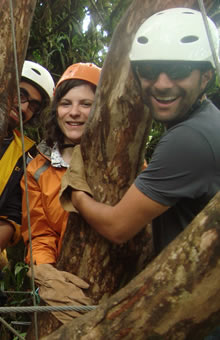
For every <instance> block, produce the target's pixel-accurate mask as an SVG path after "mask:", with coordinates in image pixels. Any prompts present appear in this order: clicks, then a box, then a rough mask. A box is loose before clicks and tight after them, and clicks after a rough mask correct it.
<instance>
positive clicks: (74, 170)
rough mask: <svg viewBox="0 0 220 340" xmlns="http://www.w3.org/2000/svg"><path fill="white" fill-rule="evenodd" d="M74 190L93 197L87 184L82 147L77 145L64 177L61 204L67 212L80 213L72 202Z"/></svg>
mask: <svg viewBox="0 0 220 340" xmlns="http://www.w3.org/2000/svg"><path fill="white" fill-rule="evenodd" d="M72 190H77V191H84V192H86V193H87V194H89V195H90V196H93V194H92V191H91V189H90V187H89V185H88V183H87V182H86V177H85V170H84V163H83V159H82V154H81V150H80V145H76V146H75V147H74V149H73V153H72V158H71V162H70V166H69V168H68V169H67V171H66V172H65V174H64V175H63V177H62V180H61V190H60V203H61V205H62V207H63V208H64V209H65V210H66V211H71V212H76V213H78V211H77V209H76V208H75V207H74V206H73V203H72V201H71V192H72Z"/></svg>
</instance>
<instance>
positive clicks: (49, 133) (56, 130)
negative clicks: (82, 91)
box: [45, 79, 96, 151]
mask: <svg viewBox="0 0 220 340" xmlns="http://www.w3.org/2000/svg"><path fill="white" fill-rule="evenodd" d="M85 84H86V85H89V86H90V87H91V89H92V91H93V92H94V93H95V91H96V86H95V85H93V84H92V83H89V82H88V81H85V80H81V79H68V80H65V81H64V82H63V83H61V84H60V86H58V88H57V89H56V92H55V95H54V98H53V101H52V104H51V110H50V112H49V114H48V117H47V120H46V124H45V141H46V143H47V145H48V146H50V147H52V146H53V144H54V143H55V142H57V144H58V148H59V150H60V151H61V150H62V145H63V144H64V137H65V136H64V135H63V132H62V131H61V129H60V127H59V125H58V122H57V107H58V104H59V102H60V100H61V99H62V97H63V96H65V94H66V93H67V92H68V91H70V90H71V89H72V88H74V87H76V86H80V85H85Z"/></svg>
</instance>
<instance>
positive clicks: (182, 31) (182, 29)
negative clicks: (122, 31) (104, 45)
mask: <svg viewBox="0 0 220 340" xmlns="http://www.w3.org/2000/svg"><path fill="white" fill-rule="evenodd" d="M207 19H208V23H209V28H210V32H211V36H212V39H213V43H214V46H215V50H216V52H217V53H218V52H219V38H218V30H217V28H216V26H215V24H214V22H213V21H212V20H211V19H210V18H209V17H207ZM130 60H131V61H133V62H134V61H173V60H175V61H178V60H179V61H190V62H209V63H211V65H212V66H213V68H215V62H214V59H213V55H212V51H211V48H210V44H209V40H208V37H207V33H206V29H205V25H204V22H203V17H202V15H201V13H200V12H199V11H195V10H192V9H189V8H171V9H168V10H164V11H161V12H159V13H156V14H154V15H153V16H151V17H150V18H148V19H147V20H145V21H144V23H143V24H142V25H141V26H140V28H139V29H138V31H137V33H136V36H135V38H134V41H133V44H132V48H131V52H130Z"/></svg>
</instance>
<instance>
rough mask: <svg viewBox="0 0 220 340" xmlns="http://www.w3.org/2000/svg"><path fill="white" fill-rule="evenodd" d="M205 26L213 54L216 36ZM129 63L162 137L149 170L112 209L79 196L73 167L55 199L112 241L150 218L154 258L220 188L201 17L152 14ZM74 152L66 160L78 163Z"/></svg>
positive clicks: (218, 125) (217, 122)
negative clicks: (159, 127) (160, 124)
mask: <svg viewBox="0 0 220 340" xmlns="http://www.w3.org/2000/svg"><path fill="white" fill-rule="evenodd" d="M208 23H209V27H210V31H211V35H212V39H213V42H214V46H215V50H216V52H217V53H218V48H219V40H218V39H219V38H218V31H217V28H216V27H215V25H214V23H213V22H212V21H211V19H209V18H208ZM130 60H131V65H132V68H133V70H134V73H135V75H136V77H137V80H138V81H139V83H140V89H141V92H142V97H143V101H144V102H145V103H146V104H147V105H148V107H149V108H150V112H151V114H152V116H153V118H154V119H155V120H157V121H159V122H162V123H163V124H164V125H165V127H166V132H165V133H164V135H163V136H162V138H161V140H160V141H159V143H158V145H157V147H156V149H155V151H154V154H153V156H152V159H151V161H150V163H149V165H148V167H147V168H146V169H145V170H144V171H143V172H142V173H141V174H140V175H139V176H138V177H137V179H136V180H135V182H134V184H133V185H132V186H131V187H130V188H129V189H128V191H127V192H126V194H125V195H124V197H123V198H122V199H121V200H120V201H119V202H118V203H117V204H116V205H115V206H114V207H111V206H108V205H105V204H101V203H99V202H96V201H95V200H94V199H93V198H92V197H90V196H89V195H87V194H86V193H85V192H83V191H79V186H77V183H76V180H75V178H74V172H77V169H74V164H71V166H70V168H69V170H68V171H67V172H66V174H65V176H64V178H63V188H62V194H61V202H62V204H63V206H64V208H65V207H66V204H67V203H68V204H69V203H70V200H71V201H72V203H73V205H74V207H75V208H76V209H77V210H78V211H79V212H80V214H82V216H83V217H84V218H85V220H86V221H87V222H88V224H89V225H91V226H92V227H93V228H94V229H95V230H96V231H97V232H99V233H100V234H102V235H103V236H104V237H106V238H107V239H109V240H111V241H112V242H116V243H119V244H120V243H124V242H126V241H128V240H129V239H131V238H132V237H133V236H134V235H135V234H137V233H138V232H139V231H140V230H141V229H142V228H143V227H144V226H145V225H146V224H147V223H149V222H151V221H152V222H153V240H154V246H155V252H156V254H158V253H159V252H160V251H161V250H162V249H163V248H164V247H165V246H166V245H167V244H169V242H171V241H172V240H173V239H174V238H175V237H176V236H177V235H178V234H179V233H180V232H181V231H182V230H183V229H184V228H185V227H186V226H187V225H188V224H189V223H190V222H191V221H192V219H193V218H194V217H195V216H196V215H197V214H198V213H199V212H200V211H201V210H202V209H203V208H204V207H205V205H206V204H207V203H208V202H209V200H210V199H211V198H212V197H213V196H214V195H215V194H216V192H217V191H218V190H219V189H220V147H219V145H220V133H219V131H220V112H219V110H218V109H217V108H216V107H215V106H214V105H213V104H212V103H211V102H210V101H209V100H207V99H206V96H205V92H206V90H207V88H208V86H210V84H211V82H212V81H213V80H214V78H215V63H214V59H213V56H212V51H211V48H210V46H209V42H208V38H207V33H206V30H205V27H204V22H203V19H202V15H201V13H200V12H198V11H194V10H191V9H187V8H173V9H169V10H165V11H162V12H159V13H156V14H155V15H153V16H152V17H150V18H149V19H147V20H146V21H145V22H144V23H143V24H142V25H141V27H140V28H139V30H138V31H137V33H136V36H135V38H134V41H133V44H132V48H131V52H130ZM79 152H80V149H79V148H78V149H76V150H75V151H74V153H73V156H72V157H73V158H74V157H75V158H76V157H78V158H79V159H80V155H79ZM78 168H79V166H78ZM70 188H72V191H70ZM88 192H89V190H88ZM69 193H71V197H70V196H69Z"/></svg>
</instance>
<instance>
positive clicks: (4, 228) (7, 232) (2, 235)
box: [0, 220, 15, 251]
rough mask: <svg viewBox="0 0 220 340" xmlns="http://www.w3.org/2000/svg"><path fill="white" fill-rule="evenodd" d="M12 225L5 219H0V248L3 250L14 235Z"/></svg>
mask: <svg viewBox="0 0 220 340" xmlns="http://www.w3.org/2000/svg"><path fill="white" fill-rule="evenodd" d="M14 231H15V230H14V227H13V226H12V225H11V223H10V222H8V221H7V220H0V249H1V251H2V250H4V249H5V248H6V247H7V245H8V243H9V242H10V240H11V239H12V237H13V235H14Z"/></svg>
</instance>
